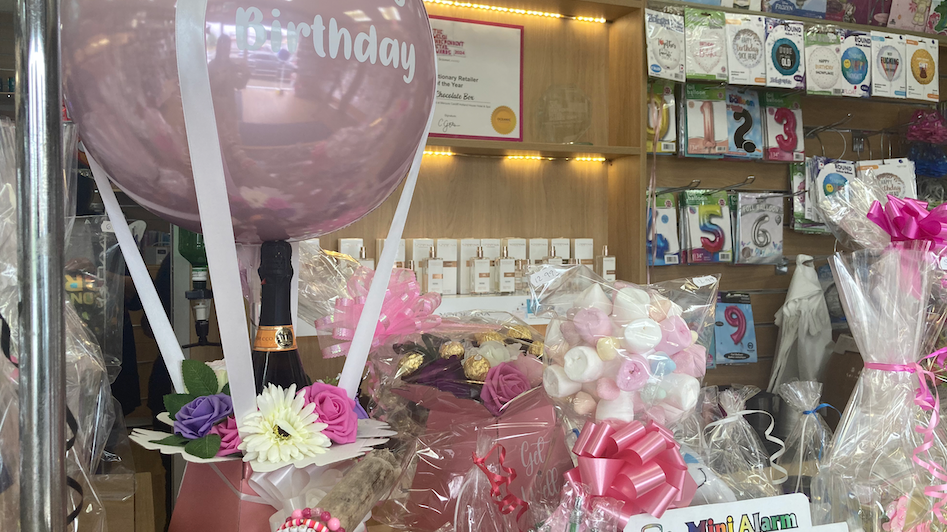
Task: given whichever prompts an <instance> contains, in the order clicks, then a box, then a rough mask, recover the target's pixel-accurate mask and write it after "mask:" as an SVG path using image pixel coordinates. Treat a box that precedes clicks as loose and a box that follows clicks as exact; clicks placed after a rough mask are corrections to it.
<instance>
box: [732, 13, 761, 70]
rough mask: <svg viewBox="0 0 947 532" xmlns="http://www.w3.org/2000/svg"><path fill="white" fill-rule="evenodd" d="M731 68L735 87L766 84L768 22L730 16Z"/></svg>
mask: <svg viewBox="0 0 947 532" xmlns="http://www.w3.org/2000/svg"><path fill="white" fill-rule="evenodd" d="M726 20H727V58H728V61H727V69H728V70H729V76H730V83H731V84H734V85H760V86H765V85H766V45H765V39H766V19H765V17H763V16H762V15H750V14H735V13H728V14H727V15H726Z"/></svg>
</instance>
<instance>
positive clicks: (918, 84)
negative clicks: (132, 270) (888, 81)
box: [904, 35, 940, 102]
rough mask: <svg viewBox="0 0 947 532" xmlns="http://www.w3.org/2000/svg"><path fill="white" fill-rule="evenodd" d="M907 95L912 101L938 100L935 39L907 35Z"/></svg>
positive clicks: (905, 73)
mask: <svg viewBox="0 0 947 532" xmlns="http://www.w3.org/2000/svg"><path fill="white" fill-rule="evenodd" d="M905 43H906V46H905V54H904V57H905V58H907V59H906V63H907V64H905V65H904V67H905V72H904V77H905V78H907V95H908V98H911V99H912V100H927V101H930V102H936V101H938V100H940V88H939V84H940V80H939V79H938V76H937V54H938V45H937V39H934V38H932V37H915V36H914V35H908V36H907V38H906V39H905Z"/></svg>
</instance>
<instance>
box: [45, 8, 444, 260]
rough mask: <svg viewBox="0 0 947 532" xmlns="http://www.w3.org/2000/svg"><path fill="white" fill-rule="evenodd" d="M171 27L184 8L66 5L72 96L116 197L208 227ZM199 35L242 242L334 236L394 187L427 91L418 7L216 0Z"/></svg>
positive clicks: (430, 69)
mask: <svg viewBox="0 0 947 532" xmlns="http://www.w3.org/2000/svg"><path fill="white" fill-rule="evenodd" d="M174 21H175V0H147V1H145V0H123V1H121V2H111V1H106V0H73V1H70V2H66V3H64V4H63V8H62V22H63V30H62V50H63V54H62V62H63V73H64V83H65V95H66V102H67V106H68V108H69V111H70V113H71V115H72V116H73V117H74V119H75V120H76V122H77V123H78V125H79V133H80V136H81V138H82V140H83V143H84V144H85V146H86V149H87V150H89V151H90V153H91V154H92V155H93V156H94V157H95V158H96V160H97V161H98V162H99V163H100V164H101V165H102V166H103V168H104V169H105V170H106V171H107V172H108V173H109V174H110V175H111V176H112V178H113V179H114V181H115V183H116V184H117V185H118V186H119V188H121V189H122V190H123V191H124V192H126V193H127V194H128V195H129V196H130V197H131V198H132V199H134V200H135V201H136V202H138V203H139V204H141V205H142V206H144V207H145V208H147V209H148V210H150V211H152V212H154V213H155V214H157V215H159V216H161V217H163V218H165V219H167V220H168V221H170V222H173V223H175V224H178V225H180V226H182V227H185V228H187V229H191V230H194V231H200V219H199V216H198V208H197V199H196V196H195V192H194V183H193V180H192V172H191V159H190V156H189V153H188V144H187V138H186V133H185V128H184V114H183V110H182V103H181V88H180V86H179V83H178V70H177V63H176V50H175V22H174ZM205 28H206V30H205V50H206V56H207V64H208V71H209V75H210V86H211V92H212V94H213V104H214V111H215V114H216V122H217V129H218V132H219V137H220V149H221V152H222V155H223V160H224V171H225V176H226V180H227V188H228V193H229V196H230V205H231V210H232V217H233V223H234V231H235V236H236V239H237V241H239V242H244V243H254V242H262V241H266V240H278V239H305V238H309V237H313V236H318V235H320V234H324V233H328V232H331V231H335V230H337V229H340V228H342V227H344V226H346V225H348V224H351V223H352V222H354V221H356V220H358V219H359V218H361V217H362V216H364V215H365V214H367V213H368V212H370V211H371V210H372V209H374V208H375V207H377V206H378V205H379V204H381V202H382V201H384V200H385V198H387V197H388V195H389V194H391V193H392V192H393V191H394V190H395V188H396V187H397V186H398V184H399V183H400V181H401V180H402V178H403V177H404V176H405V174H406V173H407V171H408V169H409V167H410V166H411V162H412V159H413V157H414V153H415V150H416V149H417V147H418V145H419V144H420V143H421V142H422V141H423V139H422V138H421V137H422V136H423V134H424V128H425V124H426V123H427V118H428V115H429V112H430V109H431V107H432V103H433V98H434V83H435V63H434V61H435V56H434V47H433V39H432V37H431V27H430V23H429V22H428V18H427V13H426V12H425V10H424V7H423V4H422V2H421V0H347V1H345V2H341V1H339V0H295V1H293V2H287V1H285V0H278V1H277V0H238V1H236V2H231V1H224V0H209V2H208V7H207V11H206V23H205ZM185 77H186V76H185ZM199 178H200V176H198V179H199Z"/></svg>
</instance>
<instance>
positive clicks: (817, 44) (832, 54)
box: [806, 24, 843, 96]
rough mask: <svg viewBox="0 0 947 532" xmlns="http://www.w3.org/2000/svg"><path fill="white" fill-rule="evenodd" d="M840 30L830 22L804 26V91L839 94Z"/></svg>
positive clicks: (840, 66) (840, 92)
mask: <svg viewBox="0 0 947 532" xmlns="http://www.w3.org/2000/svg"><path fill="white" fill-rule="evenodd" d="M842 31H843V30H841V29H840V28H838V27H837V26H833V25H831V24H814V25H811V26H808V27H807V28H806V92H807V93H809V94H821V95H828V96H840V95H841V94H842V91H841V89H839V88H838V84H839V78H841V77H842Z"/></svg>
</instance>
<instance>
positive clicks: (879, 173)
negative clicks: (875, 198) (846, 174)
mask: <svg viewBox="0 0 947 532" xmlns="http://www.w3.org/2000/svg"><path fill="white" fill-rule="evenodd" d="M855 170H856V171H857V172H858V177H859V178H861V179H864V180H867V181H870V182H874V183H875V185H876V186H877V187H879V188H881V190H882V192H884V194H885V195H891V196H897V197H899V198H913V199H917V176H916V174H915V171H914V161H912V160H910V159H880V160H875V161H859V162H858V164H857V165H856V166H855Z"/></svg>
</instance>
